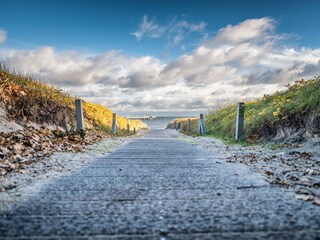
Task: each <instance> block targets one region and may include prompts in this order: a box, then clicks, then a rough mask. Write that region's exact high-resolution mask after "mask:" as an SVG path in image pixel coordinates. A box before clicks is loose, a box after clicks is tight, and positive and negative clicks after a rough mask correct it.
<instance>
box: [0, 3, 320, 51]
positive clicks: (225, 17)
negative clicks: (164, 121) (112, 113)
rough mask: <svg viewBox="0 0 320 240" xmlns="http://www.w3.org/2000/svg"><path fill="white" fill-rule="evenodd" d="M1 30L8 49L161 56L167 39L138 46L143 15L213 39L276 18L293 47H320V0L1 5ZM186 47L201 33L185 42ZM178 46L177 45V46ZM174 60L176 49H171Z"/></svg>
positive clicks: (192, 44) (163, 23)
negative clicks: (252, 21)
mask: <svg viewBox="0 0 320 240" xmlns="http://www.w3.org/2000/svg"><path fill="white" fill-rule="evenodd" d="M0 3H1V6H2V7H1V10H0V23H1V27H2V28H4V29H6V30H7V31H8V32H9V34H10V39H9V41H8V45H9V46H10V47H16V48H33V47H36V46H41V45H50V46H55V47H56V48H58V49H61V50H69V49H75V50H81V51H93V52H103V51H108V50H112V49H121V50H123V51H124V52H126V53H127V54H130V55H141V54H151V55H155V56H158V57H161V56H162V55H163V54H164V52H165V47H166V44H167V39H165V37H163V38H160V39H157V40H150V39H144V40H143V41H139V42H137V41H136V39H135V37H134V36H133V35H130V33H132V32H134V31H135V30H136V29H137V27H138V23H139V22H140V21H141V19H142V17H143V16H144V15H147V16H149V17H150V18H154V19H155V20H156V21H157V22H158V23H159V24H162V25H166V24H167V23H168V22H170V21H171V20H172V19H173V18H176V19H178V20H187V21H190V22H206V23H207V27H206V32H207V33H208V34H209V35H213V34H215V33H216V32H217V30H218V29H220V28H222V27H224V26H225V25H227V24H237V23H239V22H241V21H244V20H246V19H249V18H261V17H265V16H268V17H272V18H274V19H277V21H278V31H280V32H284V33H291V34H295V35H297V36H298V41H297V40H296V39H294V41H293V42H291V43H290V44H293V45H300V46H308V47H318V46H319V45H320V28H318V27H317V23H319V22H320V15H319V12H318V10H319V9H320V1H281V0H275V1H270V0H269V1H260V2H259V1H252V0H249V1H212V0H208V1H201V0H198V1H164V0H162V1H152V0H151V1H123V0H117V1H112V0H109V1H94V0H90V1H87V0H86V1H83V0H79V1H57V0H56V1H50V0H47V1H41V0H39V1H28V0H20V1H17V0H12V1H0ZM187 40H188V41H187V45H188V49H189V50H190V49H192V47H194V46H195V45H197V44H198V42H199V41H201V34H194V35H192V36H190V38H189V39H187ZM173 48H174V47H173ZM170 50H171V51H173V52H174V53H173V55H175V56H176V54H177V52H176V51H174V50H176V49H170Z"/></svg>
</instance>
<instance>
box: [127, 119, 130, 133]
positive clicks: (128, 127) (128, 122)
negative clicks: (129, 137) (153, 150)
mask: <svg viewBox="0 0 320 240" xmlns="http://www.w3.org/2000/svg"><path fill="white" fill-rule="evenodd" d="M127 132H128V133H130V119H128V121H127Z"/></svg>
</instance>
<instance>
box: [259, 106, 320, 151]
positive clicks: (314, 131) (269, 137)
mask: <svg viewBox="0 0 320 240" xmlns="http://www.w3.org/2000/svg"><path fill="white" fill-rule="evenodd" d="M259 135H260V141H262V142H266V141H271V142H275V143H289V144H294V143H304V142H310V143H313V144H316V145H319V144H320V112H316V111H315V112H300V113H298V114H291V115H289V116H288V117H287V118H286V119H283V120H279V121H277V122H275V123H274V124H273V125H269V124H265V125H264V126H262V127H261V128H260V130H259Z"/></svg>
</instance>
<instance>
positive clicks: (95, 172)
mask: <svg viewBox="0 0 320 240" xmlns="http://www.w3.org/2000/svg"><path fill="white" fill-rule="evenodd" d="M170 133H171V130H166V131H165V130H157V131H156V130H155V131H151V132H150V133H149V134H148V135H147V136H145V137H143V138H139V139H136V140H133V141H131V142H130V143H128V144H127V145H125V146H124V147H122V148H121V149H119V150H117V151H116V152H114V153H112V154H109V155H107V156H105V157H103V158H99V159H96V160H94V161H92V162H91V163H90V164H89V165H87V166H85V167H84V168H82V169H80V170H78V171H75V172H73V173H71V174H68V175H65V176H63V177H59V178H57V179H56V180H54V181H52V182H50V183H48V184H46V185H45V186H44V187H43V188H42V189H41V191H40V192H39V193H38V194H37V195H36V196H34V197H32V198H31V199H29V200H28V201H26V202H24V203H21V204H20V205H17V206H16V207H14V208H13V209H12V210H10V211H7V212H0V238H4V237H9V238H10V237H12V238H16V237H30V238H36V237H39V238H43V237H52V238H58V237H59V236H64V237H70V238H77V239H79V238H81V237H84V238H88V236H92V237H93V236H95V237H101V238H126V237H127V238H137V239H142V238H145V239H149V238H151V239H153V238H155V239H188V238H190V239H195V238H199V239H204V238H207V239H212V238H230V239H234V238H244V239H248V238H269V239H270V238H271V239H272V238H276V239H278V238H285V239H302V238H304V239H316V238H317V236H320V208H319V207H317V206H314V205H312V204H310V203H308V202H304V201H297V200H295V199H294V194H293V192H292V191H291V190H288V189H286V188H280V187H276V186H272V185H269V184H267V183H266V182H265V181H264V180H263V178H262V177H261V176H260V175H259V174H257V173H253V172H250V171H249V170H248V169H247V168H246V166H244V165H238V164H234V163H233V164H230V163H226V162H225V161H224V159H223V158H222V157H223V156H218V155H213V154H212V153H209V152H206V151H204V150H203V149H202V148H200V147H199V146H197V145H195V144H192V143H188V142H186V141H182V140H179V139H177V138H174V137H171V136H170Z"/></svg>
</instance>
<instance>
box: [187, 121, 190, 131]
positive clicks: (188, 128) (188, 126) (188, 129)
mask: <svg viewBox="0 0 320 240" xmlns="http://www.w3.org/2000/svg"><path fill="white" fill-rule="evenodd" d="M190 131H191V120H190V118H189V119H188V125H187V132H190Z"/></svg>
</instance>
